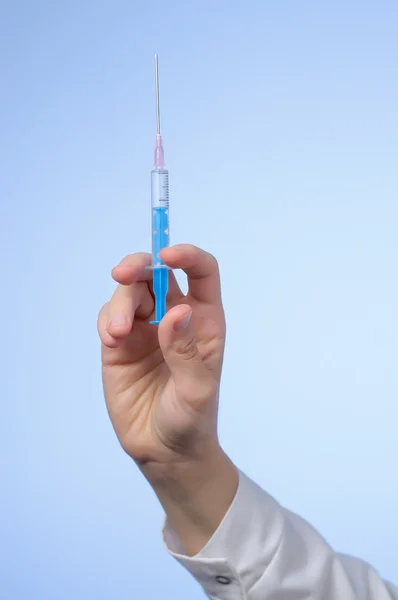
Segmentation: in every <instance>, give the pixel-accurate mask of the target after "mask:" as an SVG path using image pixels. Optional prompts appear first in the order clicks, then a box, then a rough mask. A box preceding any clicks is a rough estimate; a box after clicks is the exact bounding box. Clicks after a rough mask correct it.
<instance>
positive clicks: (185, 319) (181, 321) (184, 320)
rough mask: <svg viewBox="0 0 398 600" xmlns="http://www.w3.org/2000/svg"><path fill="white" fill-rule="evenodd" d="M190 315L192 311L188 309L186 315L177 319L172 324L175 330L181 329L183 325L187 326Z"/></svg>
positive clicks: (183, 327)
mask: <svg viewBox="0 0 398 600" xmlns="http://www.w3.org/2000/svg"><path fill="white" fill-rule="evenodd" d="M191 317H192V311H191V310H190V311H189V313H188V314H187V315H185V316H183V317H182V319H179V320H178V321H177V322H176V323H175V324H174V329H175V331H182V330H183V329H185V327H188V325H189V322H190V320H191Z"/></svg>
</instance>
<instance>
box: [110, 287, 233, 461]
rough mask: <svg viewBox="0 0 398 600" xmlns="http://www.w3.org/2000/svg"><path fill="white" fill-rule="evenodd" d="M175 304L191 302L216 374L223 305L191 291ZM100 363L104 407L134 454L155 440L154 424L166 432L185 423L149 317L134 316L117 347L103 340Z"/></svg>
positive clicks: (202, 349)
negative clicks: (198, 297)
mask: <svg viewBox="0 0 398 600" xmlns="http://www.w3.org/2000/svg"><path fill="white" fill-rule="evenodd" d="M178 304H189V305H190V306H191V307H192V309H193V318H192V326H193V328H194V332H195V339H196V343H197V347H198V350H199V353H200V355H201V357H202V360H203V362H204V364H205V366H206V367H207V369H208V370H209V371H211V372H213V373H214V375H215V377H216V378H219V376H220V373H221V366H222V358H223V351H224V338H225V326H224V319H223V313H222V309H221V310H220V307H214V306H212V305H205V304H203V303H200V302H198V301H196V300H195V298H193V297H192V296H191V295H190V294H188V295H187V296H182V297H180V299H179V300H178V301H177V302H175V303H174V305H178ZM171 307H172V306H169V307H168V308H171ZM102 364H103V383H104V391H105V398H106V402H107V407H108V411H109V414H110V417H111V420H112V423H113V425H114V428H115V430H116V433H117V435H118V437H119V439H120V440H123V446H124V447H125V449H126V450H127V452H128V453H129V454H133V455H135V456H137V455H138V454H139V452H142V451H144V453H145V450H143V449H148V451H149V448H150V447H151V446H152V445H153V444H156V443H159V440H158V439H157V436H156V435H154V430H155V431H159V429H161V430H162V432H165V433H164V436H167V435H168V432H169V431H171V430H175V429H177V430H178V429H179V428H180V427H186V426H187V425H188V423H187V422H186V421H187V415H186V414H185V413H184V410H181V409H182V407H181V403H179V401H178V394H176V388H175V382H174V380H173V378H172V377H171V374H170V370H169V367H168V366H167V364H166V362H165V360H164V358H163V354H162V351H161V349H160V346H159V340H158V331H157V327H154V326H153V325H150V323H149V319H148V318H137V317H136V318H135V319H134V325H133V328H132V331H131V333H130V334H129V336H128V337H127V338H126V339H125V340H124V341H123V343H122V344H121V345H120V346H119V347H117V348H108V347H106V346H103V347H102Z"/></svg>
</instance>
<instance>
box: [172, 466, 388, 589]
mask: <svg viewBox="0 0 398 600" xmlns="http://www.w3.org/2000/svg"><path fill="white" fill-rule="evenodd" d="M163 539H164V542H165V545H166V548H167V549H168V551H169V553H170V554H171V555H172V556H173V557H174V558H175V559H176V560H177V561H178V562H179V563H181V564H182V565H183V566H184V567H185V568H186V569H187V570H188V571H189V572H190V573H191V574H192V575H193V577H194V578H195V579H196V581H197V582H198V583H199V584H200V585H201V586H202V587H203V589H204V591H205V593H206V594H207V596H208V597H209V598H211V599H212V600H268V599H269V600H297V599H302V600H398V589H397V588H395V587H393V586H392V585H391V584H389V583H387V582H385V581H383V580H382V579H381V578H380V576H379V575H378V574H377V573H376V571H375V570H374V569H373V568H372V567H371V566H369V565H367V564H366V563H364V562H362V561H360V560H357V559H354V558H351V557H348V556H344V555H341V554H337V553H336V552H334V551H333V550H332V549H331V548H330V546H329V545H328V544H327V543H326V541H325V540H324V539H323V538H322V537H321V536H320V535H319V534H318V533H317V532H316V531H315V530H314V529H313V528H312V527H311V526H310V525H309V524H308V523H307V522H306V521H304V520H303V519H301V518H300V517H299V516H297V515H295V514H294V513H292V512H290V511H288V510H285V509H284V508H282V507H281V506H280V505H279V504H278V503H277V502H276V500H274V499H273V498H272V497H271V496H269V495H268V494H267V493H266V492H265V491H264V490H262V489H261V488H260V487H259V486H258V485H256V484H255V483H254V482H253V481H251V480H250V479H249V478H248V477H247V476H246V475H245V474H244V473H242V472H240V473H239V486H238V491H237V493H236V496H235V498H234V500H233V502H232V504H231V506H230V508H229V510H228V512H227V513H226V515H225V517H224V519H223V521H222V523H221V524H220V526H219V527H218V529H217V531H216V532H215V533H214V535H213V537H212V538H211V539H210V540H209V542H208V543H207V544H206V546H205V547H204V548H203V549H202V550H201V552H199V554H197V555H195V556H193V557H189V556H185V555H184V554H183V553H182V552H181V546H180V543H179V540H178V539H177V538H176V536H175V535H174V533H173V531H172V530H171V528H170V526H169V524H168V522H167V520H166V522H165V525H164V528H163Z"/></svg>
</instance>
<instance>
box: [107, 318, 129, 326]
mask: <svg viewBox="0 0 398 600" xmlns="http://www.w3.org/2000/svg"><path fill="white" fill-rule="evenodd" d="M126 323H127V317H126V316H125V315H117V316H116V317H113V319H111V322H110V323H109V325H117V326H119V325H126Z"/></svg>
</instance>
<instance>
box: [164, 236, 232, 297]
mask: <svg viewBox="0 0 398 600" xmlns="http://www.w3.org/2000/svg"><path fill="white" fill-rule="evenodd" d="M161 258H162V260H163V261H164V262H165V264H166V265H168V266H169V267H171V268H172V269H182V270H183V271H184V272H185V273H186V274H187V277H188V286H189V292H190V294H191V296H192V297H193V298H195V299H196V300H198V301H199V302H207V303H209V304H217V303H221V282H220V272H219V269H218V263H217V261H216V259H215V258H214V256H213V255H212V254H210V253H209V252H206V251H205V250H202V249H201V248H198V247H197V246H192V245H191V244H178V245H177V246H170V247H168V248H164V249H163V250H162V251H161Z"/></svg>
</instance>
